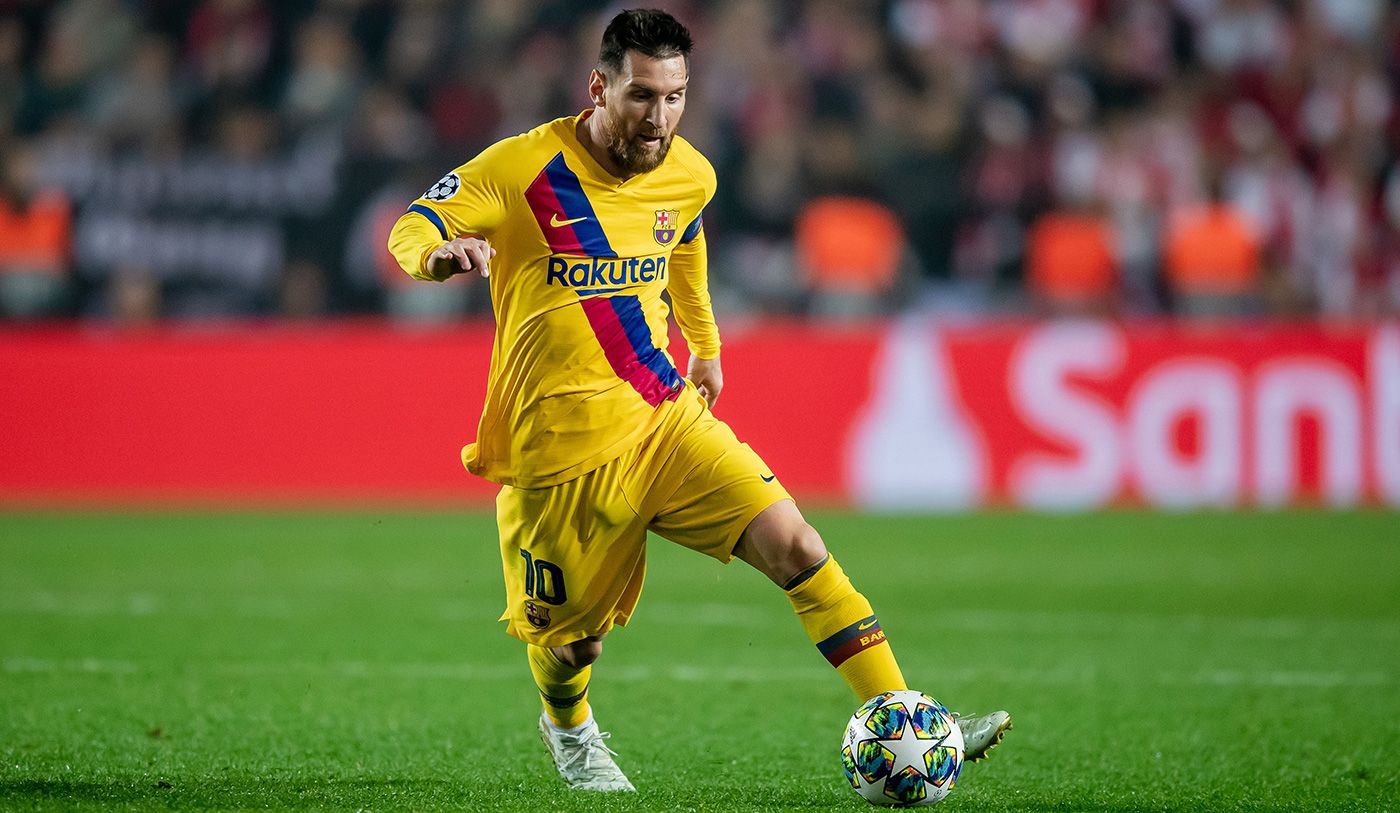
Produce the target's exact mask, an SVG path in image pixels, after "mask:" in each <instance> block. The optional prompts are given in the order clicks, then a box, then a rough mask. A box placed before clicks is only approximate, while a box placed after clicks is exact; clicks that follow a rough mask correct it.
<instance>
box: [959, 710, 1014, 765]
mask: <svg viewBox="0 0 1400 813" xmlns="http://www.w3.org/2000/svg"><path fill="white" fill-rule="evenodd" d="M953 721H954V722H956V723H957V724H958V728H959V729H961V730H962V735H963V759H965V760H967V761H968V762H977V761H979V760H982V759H986V758H987V752H988V751H990V750H992V749H993V748H995V747H996V745H997V743H999V742H1001V738H1002V737H1004V736H1005V735H1006V732H1007V731H1009V730H1010V729H1011V715H1010V714H1007V713H1006V712H1004V711H994V712H991V713H990V714H966V715H964V714H958V713H957V712H953Z"/></svg>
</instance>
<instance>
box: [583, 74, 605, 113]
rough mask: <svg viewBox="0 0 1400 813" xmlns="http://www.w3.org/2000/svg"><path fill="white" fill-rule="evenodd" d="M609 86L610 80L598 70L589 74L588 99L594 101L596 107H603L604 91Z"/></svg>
mask: <svg viewBox="0 0 1400 813" xmlns="http://www.w3.org/2000/svg"><path fill="white" fill-rule="evenodd" d="M607 85H608V78H607V77H606V76H604V75H603V72H602V71H600V70H598V69H597V68H594V69H593V72H592V73H590V74H588V98H590V99H592V100H593V105H594V106H595V107H602V106H603V89H604V88H606V87H607Z"/></svg>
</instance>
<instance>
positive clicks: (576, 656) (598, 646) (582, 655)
mask: <svg viewBox="0 0 1400 813" xmlns="http://www.w3.org/2000/svg"><path fill="white" fill-rule="evenodd" d="M554 654H555V655H557V656H558V657H559V660H561V661H563V662H564V663H565V664H567V665H569V666H572V667H573V668H575V669H582V668H583V667H585V666H588V665H589V664H591V663H593V662H594V661H596V660H598V656H599V655H602V654H603V641H602V640H601V639H598V638H584V639H583V640H580V641H574V642H573V643H571V644H564V645H563V646H556V647H554Z"/></svg>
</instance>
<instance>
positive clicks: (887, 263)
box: [794, 197, 904, 297]
mask: <svg viewBox="0 0 1400 813" xmlns="http://www.w3.org/2000/svg"><path fill="white" fill-rule="evenodd" d="M794 234H795V237H796V244H797V245H796V248H797V260H798V268H799V273H800V274H802V276H803V282H805V283H806V285H807V286H808V287H809V288H811V289H812V290H814V291H816V292H817V293H818V294H821V293H832V294H836V295H855V296H867V297H877V296H879V295H880V294H882V293H884V292H886V291H888V290H889V289H890V287H891V286H892V285H893V284H894V281H895V273H896V271H897V270H898V268H899V260H900V256H901V254H902V253H903V251H904V232H903V230H902V229H901V228H900V225H899V219H898V218H896V217H895V215H894V213H893V212H891V211H890V210H889V209H888V208H887V207H885V206H883V205H881V204H879V203H876V202H875V201H872V200H867V199H864V198H856V197H822V198H816V199H814V200H812V201H811V202H810V203H808V204H807V205H806V206H804V207H803V209H802V211H801V212H800V213H799V214H798V216H797V221H796V223H795V224H794Z"/></svg>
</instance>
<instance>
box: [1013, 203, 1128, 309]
mask: <svg viewBox="0 0 1400 813" xmlns="http://www.w3.org/2000/svg"><path fill="white" fill-rule="evenodd" d="M1026 284H1027V285H1028V287H1029V288H1030V292H1031V294H1032V295H1033V296H1034V297H1035V298H1036V299H1037V300H1039V301H1041V302H1042V303H1044V304H1046V305H1049V306H1050V307H1051V308H1056V309H1059V308H1066V309H1091V310H1101V309H1104V308H1107V307H1108V306H1110V305H1111V303H1112V301H1113V297H1114V295H1115V294H1116V292H1117V289H1118V261H1117V258H1116V256H1115V254H1114V249H1113V231H1112V229H1110V228H1109V225H1108V223H1107V222H1105V221H1104V219H1103V218H1101V217H1096V216H1094V215H1091V214H1080V213H1073V212H1049V213H1046V214H1044V215H1042V216H1041V217H1040V218H1039V219H1038V220H1036V222H1035V224H1034V225H1032V226H1031V232H1030V236H1029V237H1028V239H1027V245H1026Z"/></svg>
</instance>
